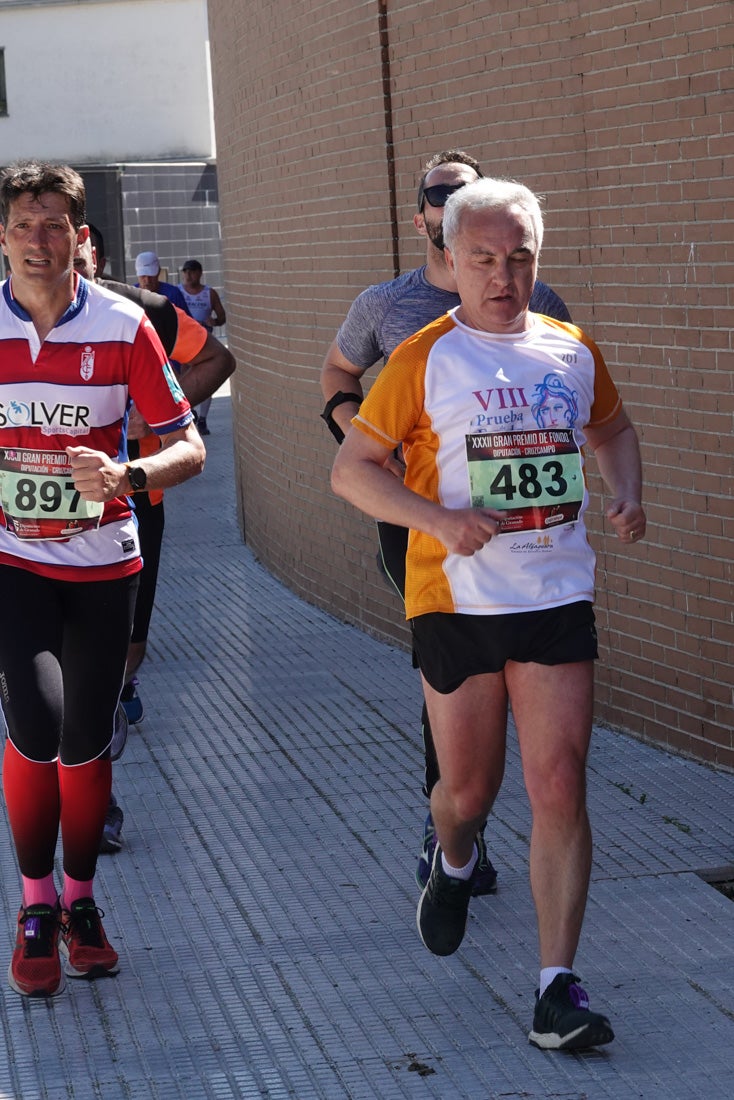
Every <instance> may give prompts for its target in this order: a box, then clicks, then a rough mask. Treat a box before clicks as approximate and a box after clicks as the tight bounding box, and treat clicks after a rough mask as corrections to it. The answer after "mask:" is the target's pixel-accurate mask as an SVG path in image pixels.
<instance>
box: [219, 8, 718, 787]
mask: <svg viewBox="0 0 734 1100" xmlns="http://www.w3.org/2000/svg"><path fill="white" fill-rule="evenodd" d="M671 6H674V5H670V4H669V3H665V2H664V0H635V2H618V3H609V4H605V5H604V6H603V9H602V10H589V11H584V12H583V13H582V14H579V10H580V9H579V5H578V4H576V3H565V2H556V3H554V2H550V3H549V2H545V0H531V2H527V0H522V2H520V0H495V2H493V3H492V4H491V5H488V4H487V3H486V0H476V2H462V0H458V2H457V0H413V2H410V0H401V2H400V3H396V2H395V0H392V2H382V3H381V2H378V0H316V2H314V3H311V4H303V3H300V2H296V0H268V2H266V0H248V3H247V4H243V3H240V2H239V0H209V12H210V30H211V44H212V62H213V80H214V93H215V113H216V126H217V141H218V166H219V183H220V198H221V214H222V229H223V255H224V263H225V272H226V293H227V312H228V332H229V336H230V343H231V347H232V350H233V351H234V354H235V355H236V357H237V360H238V363H239V369H238V371H237V374H236V375H235V379H234V385H233V399H234V414H235V423H236V433H235V434H236V467H237V479H238V485H237V494H238V501H239V507H240V515H241V518H242V527H243V532H244V536H245V538H246V540H247V542H248V544H249V545H250V546H251V547H252V549H253V551H254V552H255V553H256V554H257V555H258V556H259V557H260V558H261V559H262V560H263V561H264V562H265V563H266V564H267V566H268V567H269V568H270V569H272V570H273V571H274V572H275V573H276V575H278V576H279V577H281V578H282V579H283V580H284V581H285V582H286V583H287V584H289V585H290V586H291V587H292V588H294V589H295V590H296V591H297V592H299V593H300V594H301V595H303V596H304V597H305V598H306V599H309V600H312V601H313V602H315V603H317V604H319V605H321V606H324V607H327V608H329V609H331V610H332V611H333V612H334V614H335V615H338V616H340V617H345V618H349V619H351V620H352V621H354V622H356V623H358V624H360V625H362V626H363V627H364V628H366V629H369V630H371V631H373V632H376V633H378V634H379V635H381V636H383V637H385V638H388V639H393V640H395V641H396V642H398V643H399V644H405V643H406V641H407V633H406V629H405V627H404V626H403V625H401V621H400V620H401V609H400V607H399V605H398V602H397V601H396V599H394V598H393V597H392V596H391V594H390V593H389V591H388V589H387V588H386V586H385V585H384V583H383V581H382V580H381V579H380V576H379V575H378V573H377V570H376V568H375V553H376V541H375V536H374V527H373V524H372V523H371V522H370V521H368V520H365V519H363V518H362V517H361V516H359V515H357V514H356V513H355V512H354V510H353V509H352V508H350V507H349V506H348V505H346V504H344V503H343V502H341V501H339V500H336V499H335V498H334V497H333V496H332V494H331V492H330V489H329V469H330V464H331V460H332V457H333V450H334V448H333V441H332V439H331V437H330V436H329V435H328V433H327V431H326V428H325V427H324V425H323V423H322V421H320V420H319V419H318V413H319V411H320V409H321V405H322V401H321V395H320V391H319V386H318V375H319V369H320V366H321V362H322V359H323V356H324V353H325V351H326V349H327V347H328V345H329V343H330V342H331V340H332V338H333V336H334V333H335V331H336V328H337V327H338V325H339V323H340V321H341V319H342V318H343V316H344V313H345V312H346V309H347V308H348V306H349V304H350V302H351V301H352V299H353V298H354V297H355V295H356V294H357V293H358V292H359V290H361V289H362V288H363V287H364V286H366V285H367V284H368V283H370V282H376V281H380V280H382V279H385V278H389V277H391V276H392V274H393V247H394V242H393V220H392V218H391V202H392V201H393V200H394V206H395V211H396V215H397V226H398V239H397V242H395V246H396V251H397V256H398V258H399V267H400V269H401V270H407V269H409V268H410V267H413V266H415V265H416V264H417V263H418V262H420V260H421V256H422V247H421V244H420V242H419V240H418V239H417V238H416V237H415V234H414V231H413V226H412V222H411V217H412V214H413V209H414V196H415V187H416V179H417V176H418V173H419V170H420V165H421V163H422V161H423V160H424V159H425V158H426V156H427V155H429V154H431V153H433V152H435V151H437V150H439V149H442V148H447V147H457V146H459V147H463V148H466V149H469V150H470V151H472V152H473V153H474V154H475V155H476V156H477V157H478V158H479V159H480V161H481V162H482V164H483V166H484V167H485V171H494V172H496V173H497V174H511V175H513V176H516V177H518V178H521V179H522V180H523V181H525V182H526V183H528V184H529V185H530V186H531V187H532V188H534V189H535V190H536V191H538V192H539V193H541V194H543V195H544V196H545V200H546V202H545V205H546V224H547V230H546V241H545V244H544V250H543V256H542V276H543V278H544V279H545V280H546V281H547V282H549V283H551V285H552V286H554V287H555V288H556V289H557V290H558V291H559V293H561V295H562V296H563V297H564V298H565V300H566V301H567V303H568V305H569V308H570V309H571V312H572V314H573V317H574V320H575V321H576V322H577V323H578V324H580V325H581V326H582V327H583V328H585V329H587V330H588V331H589V332H590V333H591V334H592V335H593V336H594V337H595V339H596V340H597V342H598V343H599V344H600V346H601V347H602V349H603V351H604V353H605V356H606V358H607V361H608V363H609V365H610V368H611V371H612V374H613V376H614V377H615V379H616V381H617V383H618V385H619V387H620V390H621V392H622V396H623V398H624V400H625V403H626V405H627V408H628V410H629V412H630V413H631V415H632V417H633V419H634V421H635V423H636V425H637V427H638V430H639V433H640V437H641V440H642V450H643V459H644V463H645V480H646V503H647V507H648V514H649V519H650V526H649V533H648V539H647V541H646V542H645V543H644V544H639V545H638V546H636V547H635V548H634V549H633V550H632V551H629V550H626V549H623V548H622V547H621V546H619V545H618V544H617V543H616V542H614V541H613V540H612V539H611V538H610V537H609V532H608V531H606V532H605V531H604V524H603V522H602V520H601V518H600V516H601V511H602V501H601V500H600V497H599V489H600V486H599V481H598V478H597V477H596V476H595V475H594V474H593V470H594V462H593V459H592V461H591V464H590V465H591V469H592V477H591V485H592V490H593V491H594V493H595V498H594V502H593V508H592V512H593V518H592V519H591V523H590V526H591V537H592V540H593V542H594V545H595V546H596V548H597V550H598V552H599V561H598V582H599V593H598V605H597V610H598V621H599V628H600V638H601V643H602V659H601V660H600V662H599V665H598V671H597V685H598V687H597V708H596V713H597V718H598V719H599V720H600V721H606V722H608V723H610V724H612V725H615V726H619V727H623V728H625V729H627V730H630V731H631V732H633V733H635V734H637V735H638V736H640V737H643V738H647V739H651V740H655V741H657V742H659V743H661V744H663V745H668V746H670V747H672V748H675V749H677V750H679V751H683V752H686V753H690V754H694V755H696V756H699V757H701V758H702V759H705V760H707V761H710V762H712V763H716V764H720V765H723V766H726V767H734V743H733V740H732V737H733V727H734V708H733V706H732V670H731V656H732V634H733V629H734V628H733V625H732V606H734V599H733V595H734V593H733V591H732V574H733V572H734V570H733V567H732V540H731V534H730V531H731V527H732V520H734V506H733V505H732V452H733V450H734V448H733V446H732V413H733V411H734V400H733V397H732V390H733V388H734V386H733V382H732V379H733V378H734V372H733V371H732V354H731V353H732V347H731V344H732V338H731V316H732V308H731V307H732V289H731V286H732V276H733V275H734V249H733V248H732V216H733V213H734V202H733V200H732V192H731V180H732V175H733V174H734V173H733V169H734V141H733V139H732V85H733V84H734V78H733V76H732V73H733V72H734V67H733V65H732V60H733V58H732V43H733V40H734V22H733V21H732V18H731V5H730V3H729V2H728V0H717V2H714V3H704V2H702V0H688V2H687V3H686V4H684V5H683V4H681V5H678V7H681V8H683V9H684V10H682V11H678V12H675V11H673V12H671V11H670V8H671ZM588 7H590V8H592V9H595V8H596V5H589V6H588ZM381 12H383V13H384V12H386V15H387V39H388V43H389V49H388V51H387V56H388V59H389V73H388V72H386V70H385V68H384V60H385V58H384V53H383V52H382V51H381V41H380V14H381ZM386 77H387V78H388V79H387V80H386V79H385V78H386ZM386 88H387V89H388V91H389V97H388V98H387V99H386V96H385V90H386ZM390 133H391V134H392V139H393V144H392V145H391V146H389V145H388V142H387V140H386V135H389V134H390ZM393 167H394V180H395V191H394V195H391V169H392V168H393ZM372 373H374V372H372Z"/></svg>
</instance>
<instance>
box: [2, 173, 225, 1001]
mask: <svg viewBox="0 0 734 1100" xmlns="http://www.w3.org/2000/svg"><path fill="white" fill-rule="evenodd" d="M84 215H85V193H84V184H83V181H82V179H81V177H80V176H79V175H78V173H76V172H75V171H73V169H71V168H68V167H62V166H56V165H45V164H39V163H32V162H31V163H26V164H23V165H18V166H12V167H11V168H8V169H6V170H5V171H4V172H3V173H2V175H1V176H0V245H1V246H2V250H3V252H4V253H5V256H6V257H7V259H8V261H9V265H10V270H11V275H10V278H8V279H7V280H6V281H5V282H4V283H3V284H2V286H1V287H0V601H1V602H2V605H3V625H2V628H1V629H0V685H1V687H0V697H1V698H0V701H1V702H2V708H3V713H4V716H5V720H6V723H7V727H8V738H7V741H6V745H5V753H4V758H3V791H4V795H5V802H6V806H7V811H8V818H9V821H10V827H11V830H12V834H13V841H14V844H15V850H16V855H17V858H18V864H19V868H20V873H21V877H22V901H21V905H20V910H19V913H18V925H17V937H16V944H15V950H14V951H13V954H12V958H11V962H10V967H9V971H8V979H9V982H10V985H11V987H12V988H13V989H14V990H15V991H16V992H18V993H20V994H22V995H24V996H53V995H55V994H57V993H59V992H61V990H62V989H63V987H64V970H65V971H66V974H67V975H69V976H71V977H76V978H95V977H102V976H107V975H112V974H115V973H116V972H117V970H118V956H117V952H116V951H115V950H114V948H113V947H112V946H111V945H110V943H109V941H108V939H107V936H106V934H105V932H104V929H103V927H102V922H101V919H100V918H101V915H102V914H101V910H99V909H98V908H97V905H96V902H95V899H94V875H95V869H96V862H97V852H98V848H99V840H100V836H101V833H102V828H103V825H104V820H105V813H106V811H107V806H108V801H109V796H110V788H111V774H112V769H111V762H110V744H111V741H112V734H113V729H114V716H115V711H116V709H117V704H118V700H119V698H120V691H121V688H122V683H123V677H124V672H125V660H126V656H127V648H128V642H129V639H130V629H131V625H132V616H133V610H134V605H135V593H136V588H137V583H138V574H139V572H140V568H141V559H140V551H139V545H138V537H137V532H136V526H135V522H134V519H133V516H132V514H131V509H130V502H129V495H130V494H131V493H133V492H135V491H137V490H142V489H146V488H147V489H165V488H168V487H170V486H173V485H177V484H179V483H180V482H182V481H185V480H186V479H187V478H189V477H191V476H192V475H194V474H197V473H199V472H200V471H201V469H202V468H203V464H204V445H203V443H202V442H201V439H200V437H199V435H198V433H197V431H196V429H195V427H194V425H193V417H192V413H191V408H190V406H189V403H188V401H187V400H186V398H185V397H184V395H183V393H182V392H181V389H180V387H179V386H178V383H177V382H176V379H175V376H174V375H173V372H172V370H171V368H170V366H169V364H168V361H167V359H166V355H165V353H164V351H163V349H162V347H161V344H160V341H159V340H158V337H157V336H156V335H155V332H154V330H153V328H152V325H151V324H150V322H149V321H147V319H146V317H145V314H144V313H143V311H142V310H141V309H140V308H139V307H137V306H135V305H134V304H132V303H131V302H127V301H124V300H123V299H121V298H119V297H118V296H117V295H114V294H111V293H109V292H108V291H106V290H103V289H102V288H100V287H98V286H95V285H94V284H91V283H88V282H87V281H86V280H85V279H83V278H81V276H79V275H78V274H76V273H75V272H74V253H75V249H76V247H77V245H78V243H79V242H80V241H82V240H84V239H86V237H87V235H88V229H87V227H86V225H85V224H84ZM132 401H135V403H136V405H137V406H138V407H139V408H140V410H141V412H142V413H143V415H144V416H145V418H146V420H147V421H148V423H149V424H150V425H151V427H152V428H153V430H154V431H155V432H156V434H157V435H159V436H160V437H161V440H162V447H161V449H160V450H159V451H157V452H156V453H155V454H154V455H151V456H150V457H147V458H144V459H141V460H140V461H138V462H135V463H128V462H127V461H126V459H127V450H126V429H127V419H128V413H129V409H130V407H131V402H132ZM59 830H60V831H61V836H62V845H63V881H62V883H61V884H60V886H61V890H60V892H58V893H57V889H56V885H55V882H54V876H53V864H54V852H55V848H56V842H57V838H58V834H59ZM60 956H62V957H63V961H64V967H63V969H62V965H61V958H60Z"/></svg>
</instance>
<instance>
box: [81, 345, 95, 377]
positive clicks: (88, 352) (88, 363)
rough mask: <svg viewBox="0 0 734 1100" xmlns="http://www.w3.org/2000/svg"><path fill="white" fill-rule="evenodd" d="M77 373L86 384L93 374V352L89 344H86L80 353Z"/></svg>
mask: <svg viewBox="0 0 734 1100" xmlns="http://www.w3.org/2000/svg"><path fill="white" fill-rule="evenodd" d="M79 373H80V374H81V376H82V378H83V379H84V381H85V382H88V381H89V379H90V378H91V377H92V375H93V374H94V351H93V350H92V348H91V346H90V345H89V344H87V346H86V347H85V349H84V351H83V352H82V362H81V367H80V368H79Z"/></svg>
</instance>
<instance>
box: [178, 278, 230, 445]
mask: <svg viewBox="0 0 734 1100" xmlns="http://www.w3.org/2000/svg"><path fill="white" fill-rule="evenodd" d="M203 274H204V271H203V268H202V266H201V264H200V263H199V261H198V260H187V261H186V263H185V264H184V265H183V267H182V268H181V282H180V283H179V290H180V291H181V293H182V294H183V296H184V300H185V302H186V305H187V306H188V309H189V313H190V314H191V316H192V317H193V318H194V320H196V321H198V322H199V324H200V325H203V326H204V328H205V329H206V330H207V332H211V331H212V329H213V327H214V326H215V325H223V324H224V323H225V321H226V320H227V315H226V313H225V312H224V306H223V305H222V301H221V298H220V297H219V295H218V294H217V292H216V290H215V289H214V287H211V286H206V284H205V283H202V281H201V277H202V275H203ZM211 403H212V399H211V397H208V398H207V399H206V401H202V403H201V404H200V405H198V406H197V408H196V416H197V422H196V426H197V427H198V429H199V432H200V434H201V435H209V428H208V426H207V422H206V418H207V416H208V414H209V408H210V406H211Z"/></svg>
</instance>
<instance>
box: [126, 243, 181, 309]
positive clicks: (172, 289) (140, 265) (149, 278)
mask: <svg viewBox="0 0 734 1100" xmlns="http://www.w3.org/2000/svg"><path fill="white" fill-rule="evenodd" d="M160 273H161V265H160V261H159V259H158V256H157V255H156V253H155V252H138V254H137V256H136V257H135V274H136V275H137V277H138V281H137V283H136V284H135V285H136V286H139V287H142V288H143V290H152V291H153V293H154V294H163V295H164V296H165V297H166V298H168V300H169V302H171V303H172V304H173V305H174V306H177V307H178V309H182V310H183V311H184V313H188V315H189V317H190V316H191V311H190V310H189V307H188V306H187V305H186V299H185V298H184V296H183V294H182V293H181V291H180V290H179V288H178V287H177V286H174V285H173V283H164V282H163V281H162V279H160V278H159V275H160Z"/></svg>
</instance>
